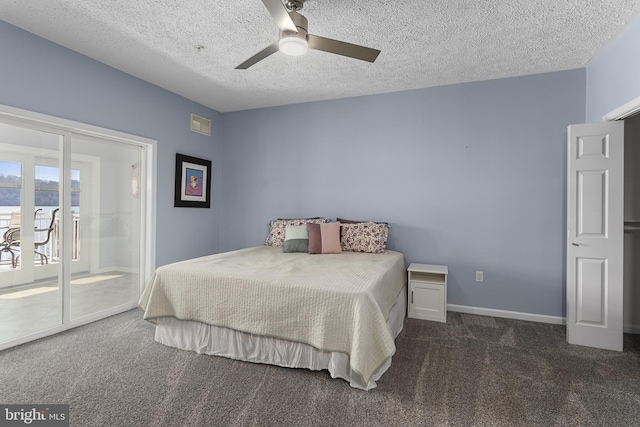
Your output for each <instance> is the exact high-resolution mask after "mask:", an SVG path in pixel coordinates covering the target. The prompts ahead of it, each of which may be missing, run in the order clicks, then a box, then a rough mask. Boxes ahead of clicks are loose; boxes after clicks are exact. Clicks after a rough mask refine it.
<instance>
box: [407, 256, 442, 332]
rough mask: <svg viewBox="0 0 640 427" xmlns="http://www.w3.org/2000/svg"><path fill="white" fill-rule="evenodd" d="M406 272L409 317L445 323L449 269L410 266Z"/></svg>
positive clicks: (435, 266)
mask: <svg viewBox="0 0 640 427" xmlns="http://www.w3.org/2000/svg"><path fill="white" fill-rule="evenodd" d="M408 271H409V317H410V318H412V319H424V320H434V321H436V322H444V323H446V322H447V275H448V274H449V267H447V266H446V265H432V264H411V265H410V266H409V269H408Z"/></svg>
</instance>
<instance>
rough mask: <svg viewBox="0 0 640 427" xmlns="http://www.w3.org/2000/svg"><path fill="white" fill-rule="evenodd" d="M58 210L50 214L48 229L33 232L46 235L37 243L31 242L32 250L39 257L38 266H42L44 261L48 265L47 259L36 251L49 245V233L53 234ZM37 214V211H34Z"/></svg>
mask: <svg viewBox="0 0 640 427" xmlns="http://www.w3.org/2000/svg"><path fill="white" fill-rule="evenodd" d="M58 210H59V208H56V209H54V210H53V211H52V212H51V222H50V223H49V227H48V228H36V229H35V230H34V231H35V232H38V231H46V232H47V234H46V236H45V238H44V239H43V240H39V241H34V242H33V250H34V252H35V253H36V254H37V255H40V265H44V261H46V262H47V264H49V257H48V256H47V255H45V254H44V253H43V252H40V251H39V250H38V249H39V248H40V247H41V246H45V245H46V244H47V243H49V240H50V239H51V233H53V228H54V225H55V223H56V215H57V214H58ZM36 213H37V211H36Z"/></svg>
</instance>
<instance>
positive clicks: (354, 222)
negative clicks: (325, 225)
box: [336, 218, 389, 226]
mask: <svg viewBox="0 0 640 427" xmlns="http://www.w3.org/2000/svg"><path fill="white" fill-rule="evenodd" d="M336 221H338V222H339V223H341V224H360V223H361V222H375V223H376V224H384V225H387V226H388V225H389V223H388V222H379V221H354V220H352V219H344V218H336Z"/></svg>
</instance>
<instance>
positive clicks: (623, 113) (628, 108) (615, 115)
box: [602, 96, 640, 122]
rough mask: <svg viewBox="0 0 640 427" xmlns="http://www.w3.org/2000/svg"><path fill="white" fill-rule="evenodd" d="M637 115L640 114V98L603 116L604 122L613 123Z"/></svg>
mask: <svg viewBox="0 0 640 427" xmlns="http://www.w3.org/2000/svg"><path fill="white" fill-rule="evenodd" d="M636 113H640V96H639V97H637V98H635V99H632V100H631V101H629V102H627V103H626V104H624V105H621V106H620V107H618V108H616V109H615V110H613V111H610V112H608V113H607V114H605V115H604V116H602V121H603V122H611V121H614V120H623V119H625V118H626V117H629V116H633V115H634V114H636Z"/></svg>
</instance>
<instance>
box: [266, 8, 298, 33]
mask: <svg viewBox="0 0 640 427" xmlns="http://www.w3.org/2000/svg"><path fill="white" fill-rule="evenodd" d="M262 3H264V5H265V6H266V8H267V10H268V11H269V13H270V14H271V16H273V19H275V20H276V25H277V26H278V28H280V31H293V32H294V33H297V32H298V30H297V29H296V24H294V23H293V20H292V19H291V17H290V16H289V11H288V10H287V7H286V6H285V5H284V3H282V1H281V0H262Z"/></svg>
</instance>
